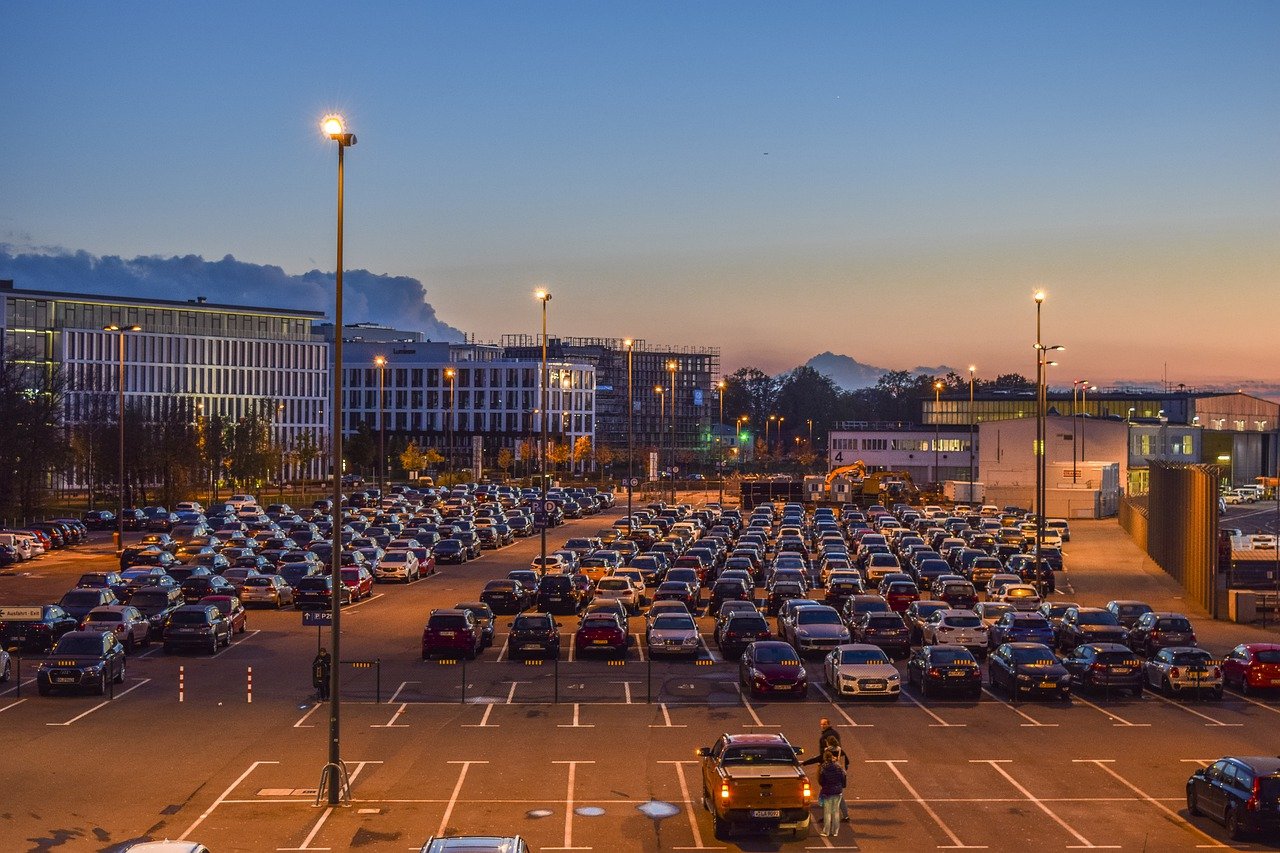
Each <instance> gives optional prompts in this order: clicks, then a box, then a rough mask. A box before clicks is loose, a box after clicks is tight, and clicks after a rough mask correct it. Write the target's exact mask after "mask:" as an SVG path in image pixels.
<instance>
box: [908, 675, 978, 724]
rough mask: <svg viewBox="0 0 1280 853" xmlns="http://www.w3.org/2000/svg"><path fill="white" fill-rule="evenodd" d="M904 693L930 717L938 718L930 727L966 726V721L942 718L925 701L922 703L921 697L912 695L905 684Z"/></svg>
mask: <svg viewBox="0 0 1280 853" xmlns="http://www.w3.org/2000/svg"><path fill="white" fill-rule="evenodd" d="M902 695H903V696H905V697H906V698H907V699H908V700H910V702H911V703H912V704H913V705H915V706H916V707H917V708H919V709H920V710H921V711H924V712H925V713H926V714H928V715H929V716H930V717H932V718H933V719H935V720H937V722H936V723H930V724H929V728H944V729H963V728H964V727H965V723H948V722H947V721H946V720H944V719H942V718H941V717H939V716H938V715H937V714H935V713H934V712H933V711H931V710H929V709H928V708H926V707H925V706H924V703H922V702H921V701H920V700H919V699H917V698H916V697H914V696H912V695H911V694H910V693H909V692H908V691H907V688H906V685H903V687H902Z"/></svg>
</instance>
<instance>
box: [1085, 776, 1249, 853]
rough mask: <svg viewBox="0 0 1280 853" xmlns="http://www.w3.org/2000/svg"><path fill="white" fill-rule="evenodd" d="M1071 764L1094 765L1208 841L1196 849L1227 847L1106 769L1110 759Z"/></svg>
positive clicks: (1180, 824)
mask: <svg viewBox="0 0 1280 853" xmlns="http://www.w3.org/2000/svg"><path fill="white" fill-rule="evenodd" d="M1071 763H1072V764H1093V765H1095V766H1096V767H1097V768H1098V769H1099V770H1101V771H1103V772H1104V773H1106V774H1107V775H1108V776H1110V777H1111V778H1112V779H1115V780H1116V781H1117V782H1119V783H1120V784H1121V785H1124V786H1125V787H1126V788H1128V789H1129V790H1130V791H1133V792H1134V793H1135V794H1137V795H1138V796H1139V797H1141V798H1142V799H1144V800H1146V801H1147V802H1148V803H1150V804H1151V805H1153V806H1155V807H1156V808H1158V809H1159V810H1160V811H1162V812H1164V814H1165V816H1167V817H1168V818H1169V819H1170V820H1172V821H1173V822H1174V823H1176V824H1177V825H1178V826H1181V827H1183V828H1185V829H1188V830H1190V831H1191V832H1192V833H1194V834H1195V835H1199V836H1201V837H1202V838H1205V839H1208V841H1209V843H1208V844H1198V845H1196V846H1197V847H1226V846H1228V845H1226V844H1223V843H1222V842H1221V841H1218V840H1217V839H1216V838H1214V837H1213V836H1212V835H1209V834H1208V833H1206V832H1203V831H1202V830H1200V829H1199V828H1198V827H1197V826H1196V825H1195V824H1193V823H1191V821H1189V820H1187V819H1186V818H1184V817H1183V816H1182V815H1180V814H1178V813H1177V812H1175V811H1174V810H1173V809H1171V808H1169V807H1168V806H1166V805H1165V804H1164V803H1162V802H1160V801H1159V800H1157V799H1156V798H1155V797H1152V796H1150V795H1149V794H1147V793H1146V792H1144V791H1142V790H1141V789H1139V788H1138V786H1137V785H1135V784H1133V783H1132V782H1130V781H1129V780H1128V779H1126V778H1124V777H1123V776H1121V775H1120V774H1119V773H1117V772H1116V771H1114V770H1112V769H1111V768H1110V767H1108V766H1107V765H1109V764H1114V763H1115V761H1114V760H1113V759H1110V758H1077V759H1073V760H1072V762H1071Z"/></svg>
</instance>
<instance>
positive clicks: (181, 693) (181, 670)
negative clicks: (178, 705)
mask: <svg viewBox="0 0 1280 853" xmlns="http://www.w3.org/2000/svg"><path fill="white" fill-rule="evenodd" d="M186 669H187V668H186V667H185V666H182V665H179V666H178V701H179V702H185V701H186V698H185V694H186V678H187V673H186Z"/></svg>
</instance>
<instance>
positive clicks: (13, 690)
mask: <svg viewBox="0 0 1280 853" xmlns="http://www.w3.org/2000/svg"><path fill="white" fill-rule="evenodd" d="M35 683H36V680H35V679H34V678H28V679H27V680H26V681H23V682H22V683H20V684H15V685H13V686H12V687H10V688H9V689H8V690H0V696H8V695H9V694H10V693H17V692H18V688H19V687H26V686H27V685H28V684H35Z"/></svg>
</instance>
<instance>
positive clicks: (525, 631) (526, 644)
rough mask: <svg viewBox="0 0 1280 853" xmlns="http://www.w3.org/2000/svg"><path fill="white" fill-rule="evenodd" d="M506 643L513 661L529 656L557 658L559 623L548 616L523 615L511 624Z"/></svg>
mask: <svg viewBox="0 0 1280 853" xmlns="http://www.w3.org/2000/svg"><path fill="white" fill-rule="evenodd" d="M507 643H508V648H509V649H510V652H509V654H510V656H511V658H512V659H513V660H518V659H520V658H523V657H529V656H537V657H558V656H559V654H560V623H558V622H556V621H555V619H554V618H553V617H552V616H551V615H550V614H543V613H523V614H521V615H519V616H517V617H516V618H515V621H514V622H512V623H511V633H510V635H509V636H508V637H507Z"/></svg>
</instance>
